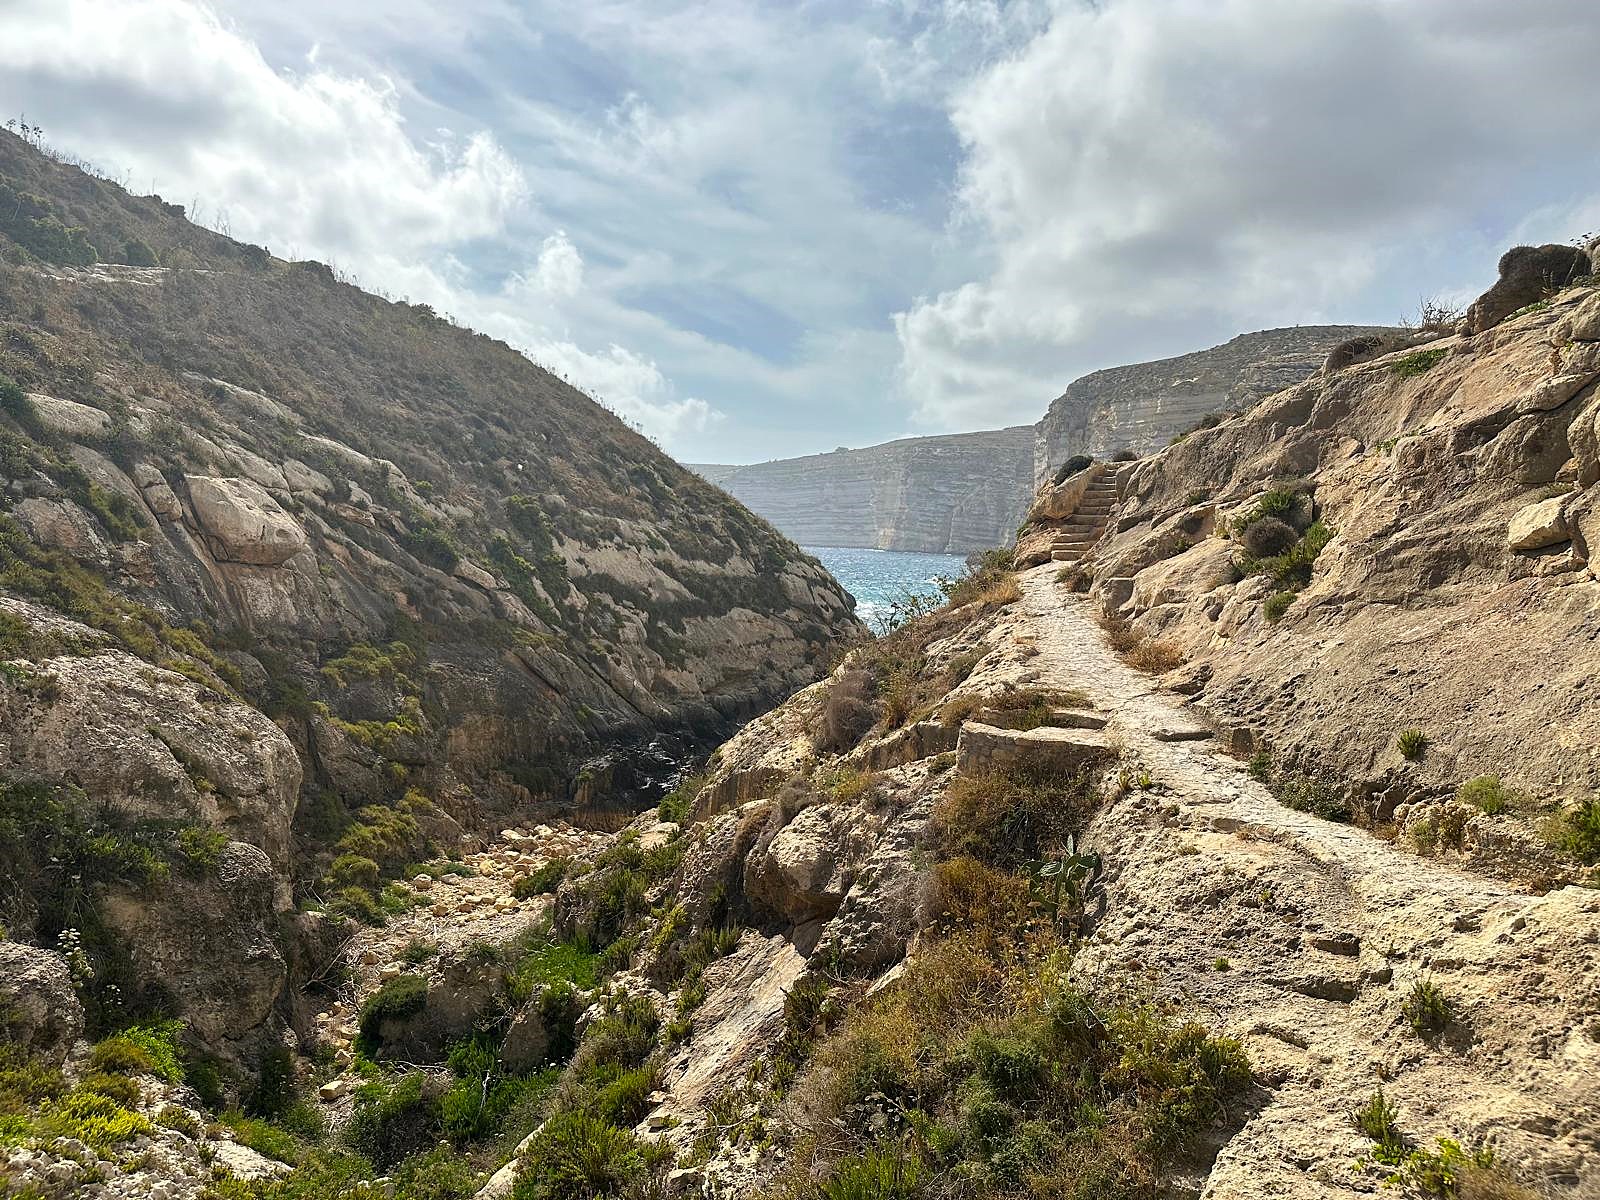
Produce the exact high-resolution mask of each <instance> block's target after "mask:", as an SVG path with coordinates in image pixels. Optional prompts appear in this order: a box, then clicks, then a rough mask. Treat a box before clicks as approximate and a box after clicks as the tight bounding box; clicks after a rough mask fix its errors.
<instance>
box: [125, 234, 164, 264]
mask: <svg viewBox="0 0 1600 1200" xmlns="http://www.w3.org/2000/svg"><path fill="white" fill-rule="evenodd" d="M122 261H123V262H125V263H127V264H128V265H129V266H132V267H155V266H160V264H159V263H158V262H157V261H156V252H155V251H154V250H152V249H150V247H149V246H148V245H146V244H145V243H144V242H142V241H140V240H139V239H138V238H129V239H128V240H127V241H125V242H123V243H122Z"/></svg>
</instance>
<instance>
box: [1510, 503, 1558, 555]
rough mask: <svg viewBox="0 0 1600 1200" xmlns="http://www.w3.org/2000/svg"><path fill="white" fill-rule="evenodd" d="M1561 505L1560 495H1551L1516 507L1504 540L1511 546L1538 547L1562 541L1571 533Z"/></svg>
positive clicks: (1523, 548) (1520, 548) (1517, 547)
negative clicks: (1546, 498)
mask: <svg viewBox="0 0 1600 1200" xmlns="http://www.w3.org/2000/svg"><path fill="white" fill-rule="evenodd" d="M1563 506H1564V501H1563V500H1562V498H1561V497H1560V496H1553V497H1551V498H1550V499H1548V500H1539V501H1536V502H1534V503H1533V504H1529V505H1527V506H1525V507H1523V508H1521V509H1519V510H1518V511H1517V514H1516V516H1514V517H1512V518H1511V522H1510V524H1509V525H1507V527H1506V544H1507V545H1508V546H1509V547H1510V548H1511V549H1513V550H1542V549H1544V548H1545V547H1546V546H1554V545H1557V544H1559V543H1561V542H1564V541H1566V540H1567V539H1568V537H1569V536H1571V535H1570V534H1569V532H1568V530H1567V518H1566V514H1565V513H1564V512H1563V511H1562V509H1563Z"/></svg>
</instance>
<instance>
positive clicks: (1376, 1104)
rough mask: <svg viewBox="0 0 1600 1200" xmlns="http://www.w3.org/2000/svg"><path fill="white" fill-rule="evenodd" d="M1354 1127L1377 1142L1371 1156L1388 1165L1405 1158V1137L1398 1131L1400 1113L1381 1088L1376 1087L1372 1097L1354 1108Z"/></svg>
mask: <svg viewBox="0 0 1600 1200" xmlns="http://www.w3.org/2000/svg"><path fill="white" fill-rule="evenodd" d="M1354 1117H1355V1123H1356V1128H1357V1129H1359V1130H1360V1131H1361V1132H1362V1133H1363V1134H1365V1135H1366V1136H1367V1137H1369V1138H1371V1139H1372V1140H1373V1141H1374V1142H1376V1143H1377V1149H1376V1150H1374V1151H1373V1154H1372V1157H1373V1158H1375V1159H1377V1160H1378V1161H1379V1162H1381V1163H1384V1164H1386V1165H1388V1166H1398V1165H1399V1164H1400V1163H1401V1162H1402V1161H1404V1159H1405V1154H1406V1139H1405V1136H1404V1135H1403V1134H1402V1133H1401V1132H1400V1114H1399V1113H1398V1112H1396V1111H1395V1108H1394V1105H1392V1104H1390V1103H1389V1099H1388V1097H1386V1096H1385V1095H1384V1094H1383V1089H1382V1088H1378V1089H1376V1090H1375V1091H1374V1092H1373V1093H1372V1098H1371V1099H1370V1100H1368V1101H1367V1102H1366V1103H1365V1104H1363V1105H1362V1106H1361V1107H1360V1108H1358V1109H1356V1111H1355V1113H1354Z"/></svg>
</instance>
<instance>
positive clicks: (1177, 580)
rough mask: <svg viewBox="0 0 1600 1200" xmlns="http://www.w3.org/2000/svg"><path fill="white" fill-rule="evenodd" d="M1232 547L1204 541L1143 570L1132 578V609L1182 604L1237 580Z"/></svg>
mask: <svg viewBox="0 0 1600 1200" xmlns="http://www.w3.org/2000/svg"><path fill="white" fill-rule="evenodd" d="M1233 553H1234V547H1233V543H1232V542H1230V541H1228V540H1227V539H1226V538H1216V537H1211V538H1206V540H1205V541H1203V542H1201V543H1200V544H1199V545H1197V546H1191V547H1189V549H1187V550H1185V551H1184V552H1183V553H1182V554H1175V555H1173V556H1172V557H1171V558H1167V559H1163V560H1162V561H1160V562H1158V563H1155V564H1153V565H1152V566H1148V567H1146V568H1145V569H1144V570H1142V571H1140V572H1139V573H1138V574H1137V575H1135V576H1134V577H1133V607H1134V609H1135V610H1136V611H1138V612H1145V611H1147V610H1149V609H1152V608H1155V607H1157V606H1159V605H1162V604H1182V603H1184V602H1185V601H1187V600H1192V599H1194V598H1195V597H1197V596H1203V595H1205V594H1206V593H1207V592H1209V591H1211V590H1212V589H1213V588H1218V587H1222V586H1224V585H1225V584H1230V583H1233V582H1234V581H1236V580H1237V579H1238V578H1239V571H1238V568H1236V567H1235V566H1234V565H1233Z"/></svg>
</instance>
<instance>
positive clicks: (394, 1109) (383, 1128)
mask: <svg viewBox="0 0 1600 1200" xmlns="http://www.w3.org/2000/svg"><path fill="white" fill-rule="evenodd" d="M443 1090H444V1089H443V1086H442V1085H440V1084H439V1083H437V1082H436V1081H433V1080H430V1079H429V1078H428V1077H427V1076H426V1075H424V1074H423V1073H422V1072H420V1071H412V1072H410V1073H409V1074H406V1075H403V1076H401V1077H400V1079H399V1080H397V1081H396V1082H395V1083H394V1084H393V1085H392V1086H391V1085H390V1084H388V1083H386V1082H384V1081H382V1080H375V1081H373V1082H371V1083H367V1084H363V1085H362V1086H361V1088H360V1089H359V1090H358V1091H357V1092H356V1106H355V1112H354V1113H353V1114H351V1117H350V1123H349V1125H348V1126H347V1127H346V1129H345V1140H346V1141H348V1142H349V1144H350V1147H351V1148H352V1149H353V1150H355V1151H357V1152H358V1153H360V1154H362V1155H364V1156H366V1157H367V1158H369V1159H371V1160H372V1162H373V1164H374V1165H376V1166H377V1167H379V1168H380V1169H382V1168H386V1167H390V1166H393V1165H394V1164H395V1163H397V1162H399V1161H400V1160H402V1159H403V1158H405V1157H406V1156H407V1155H409V1154H414V1153H416V1152H417V1151H419V1150H421V1149H423V1148H424V1147H429V1146H432V1145H433V1144H434V1143H436V1142H437V1141H438V1139H439V1134H440V1133H441V1131H442V1129H443V1116H442V1114H441V1113H440V1111H439V1100H440V1096H441V1093H442V1092H443Z"/></svg>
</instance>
